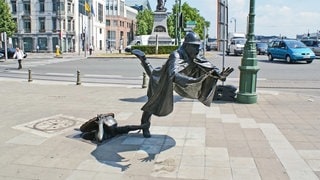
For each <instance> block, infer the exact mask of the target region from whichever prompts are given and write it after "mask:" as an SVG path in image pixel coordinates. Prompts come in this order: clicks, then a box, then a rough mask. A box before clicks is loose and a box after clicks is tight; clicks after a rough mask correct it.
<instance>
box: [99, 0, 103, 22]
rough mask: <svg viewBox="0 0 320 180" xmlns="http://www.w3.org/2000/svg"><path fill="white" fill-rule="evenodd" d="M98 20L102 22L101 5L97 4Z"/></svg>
mask: <svg viewBox="0 0 320 180" xmlns="http://www.w3.org/2000/svg"><path fill="white" fill-rule="evenodd" d="M98 20H99V21H100V22H103V5H102V4H100V3H99V4H98Z"/></svg>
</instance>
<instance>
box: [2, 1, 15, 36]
mask: <svg viewBox="0 0 320 180" xmlns="http://www.w3.org/2000/svg"><path fill="white" fill-rule="evenodd" d="M0 17H1V18H0V33H3V32H6V33H7V36H8V37H11V36H12V35H13V34H14V33H15V32H16V29H17V25H16V22H15V21H14V20H13V19H12V15H11V13H10V8H9V5H8V4H7V3H6V2H5V0H0Z"/></svg>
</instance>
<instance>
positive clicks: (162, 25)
mask: <svg viewBox="0 0 320 180" xmlns="http://www.w3.org/2000/svg"><path fill="white" fill-rule="evenodd" d="M165 2H166V1H164V2H163V0H158V4H157V9H156V11H155V12H154V13H153V17H154V22H153V28H152V33H151V36H150V37H149V40H148V44H149V45H156V42H157V41H158V45H172V39H171V37H170V36H169V33H168V27H167V18H168V13H167V9H166V8H165V7H164V5H165Z"/></svg>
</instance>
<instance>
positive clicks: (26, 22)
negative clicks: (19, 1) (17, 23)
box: [23, 19, 31, 33]
mask: <svg viewBox="0 0 320 180" xmlns="http://www.w3.org/2000/svg"><path fill="white" fill-rule="evenodd" d="M23 29H24V32H25V33H31V20H30V19H24V20H23Z"/></svg>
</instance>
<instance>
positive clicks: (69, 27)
mask: <svg viewBox="0 0 320 180" xmlns="http://www.w3.org/2000/svg"><path fill="white" fill-rule="evenodd" d="M71 27H72V19H68V31H71Z"/></svg>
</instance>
